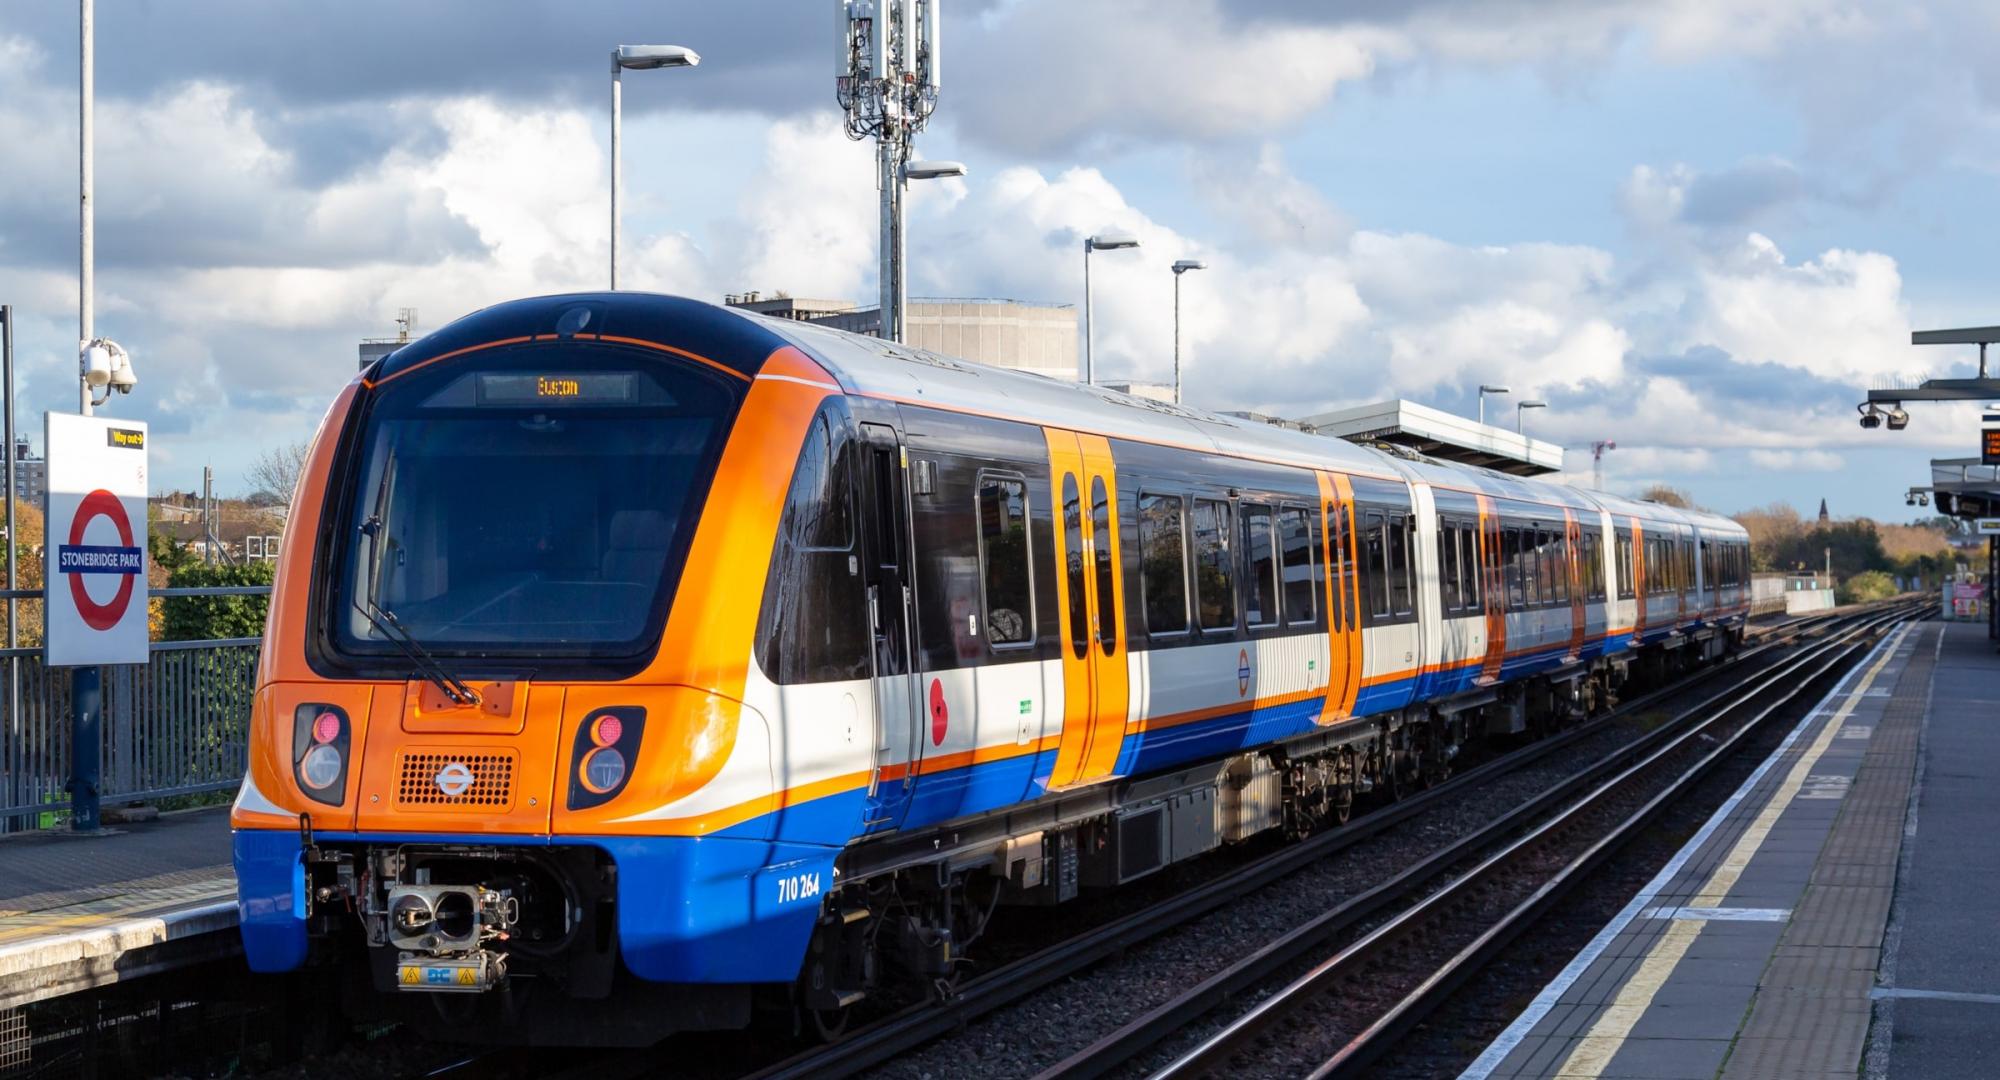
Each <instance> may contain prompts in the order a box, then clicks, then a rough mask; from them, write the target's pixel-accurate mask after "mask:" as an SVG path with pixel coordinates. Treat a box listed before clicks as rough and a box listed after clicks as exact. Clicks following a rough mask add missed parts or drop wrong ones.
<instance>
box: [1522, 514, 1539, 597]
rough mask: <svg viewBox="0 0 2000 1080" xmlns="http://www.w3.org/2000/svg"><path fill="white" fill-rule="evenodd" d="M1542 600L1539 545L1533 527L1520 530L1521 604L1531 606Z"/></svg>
mask: <svg viewBox="0 0 2000 1080" xmlns="http://www.w3.org/2000/svg"><path fill="white" fill-rule="evenodd" d="M1541 602H1542V587H1541V546H1540V538H1539V537H1538V536H1536V534H1535V530H1533V529H1522V530H1521V604H1522V606H1523V607H1527V608H1532V607H1535V606H1537V605H1539V604H1540V603H1541Z"/></svg>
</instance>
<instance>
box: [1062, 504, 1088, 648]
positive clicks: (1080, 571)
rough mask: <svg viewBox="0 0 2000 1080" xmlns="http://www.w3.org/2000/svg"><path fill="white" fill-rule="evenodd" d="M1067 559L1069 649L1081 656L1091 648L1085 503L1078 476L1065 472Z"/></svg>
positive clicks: (1065, 545)
mask: <svg viewBox="0 0 2000 1080" xmlns="http://www.w3.org/2000/svg"><path fill="white" fill-rule="evenodd" d="M1062 492H1063V493H1062V501H1063V561H1064V563H1066V564H1067V565H1066V566H1065V568H1064V569H1065V571H1066V577H1067V578H1068V581H1069V649H1070V652H1071V653H1072V654H1073V655H1074V656H1075V657H1076V658H1077V659H1078V660H1081V659H1083V655H1084V653H1085V652H1087V651H1088V650H1089V648H1090V625H1089V620H1090V606H1089V604H1088V603H1087V602H1086V598H1085V596H1084V592H1083V590H1084V567H1083V503H1082V497H1081V496H1079V495H1078V494H1077V493H1076V476H1075V475H1074V474H1064V476H1063V487H1062Z"/></svg>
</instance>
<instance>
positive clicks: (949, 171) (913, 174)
mask: <svg viewBox="0 0 2000 1080" xmlns="http://www.w3.org/2000/svg"><path fill="white" fill-rule="evenodd" d="M964 175H965V164H964V163H963V162H958V161H912V162H910V163H909V164H908V165H905V166H903V177H904V179H906V180H938V179H941V178H943V177H947V176H964Z"/></svg>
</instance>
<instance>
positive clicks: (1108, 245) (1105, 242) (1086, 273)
mask: <svg viewBox="0 0 2000 1080" xmlns="http://www.w3.org/2000/svg"><path fill="white" fill-rule="evenodd" d="M1138 246H1139V238H1138V237H1136V236H1133V235H1132V234H1131V233H1125V232H1105V233H1098V234H1097V235H1096V236H1089V237H1085V238H1084V241H1083V382H1084V385H1086V386H1089V385H1091V384H1093V383H1094V382H1095V381H1096V380H1095V379H1094V378H1093V377H1092V375H1093V373H1092V371H1091V368H1090V345H1091V338H1093V337H1095V336H1096V333H1097V327H1095V326H1093V325H1092V321H1093V320H1092V319H1091V317H1090V253H1091V252H1093V251H1119V250H1122V249H1124V248H1135V247H1138Z"/></svg>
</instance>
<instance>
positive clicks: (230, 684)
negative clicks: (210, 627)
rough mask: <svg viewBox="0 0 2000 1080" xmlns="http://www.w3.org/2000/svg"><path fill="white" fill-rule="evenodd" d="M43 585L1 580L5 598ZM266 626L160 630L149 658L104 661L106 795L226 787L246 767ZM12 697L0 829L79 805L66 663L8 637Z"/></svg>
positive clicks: (183, 592)
mask: <svg viewBox="0 0 2000 1080" xmlns="http://www.w3.org/2000/svg"><path fill="white" fill-rule="evenodd" d="M270 592H271V587H270V586H268V585H242V586H216V587H207V588H180V589H155V590H153V591H152V593H151V594H150V595H152V596H155V597H161V598H164V599H168V600H172V599H174V598H176V597H194V596H269V595H270ZM41 598H42V592H41V590H39V589H0V600H38V599H41ZM260 645H261V639H259V638H223V639H218V640H208V641H155V642H153V643H152V645H151V648H150V655H149V658H148V662H147V663H146V664H144V665H143V666H141V665H136V664H134V665H122V666H111V667H106V668H105V669H104V701H103V705H102V708H103V711H104V716H103V722H102V723H101V724H100V725H99V731H100V733H101V739H102V750H101V752H102V761H103V765H102V768H103V771H102V775H101V778H100V781H99V785H98V791H99V797H100V799H101V801H103V802H104V803H107V804H114V805H115V804H118V803H129V802H138V801H145V800H152V799H160V798H166V797H169V796H176V795H195V794H201V793H204V792H215V791H226V790H229V789H231V788H234V787H235V786H236V785H237V784H238V783H240V782H241V780H242V778H243V770H244V768H245V765H246V761H247V748H246V743H247V734H248V730H249V723H250V704H251V698H252V695H253V693H254V691H255V686H256V671H257V654H258V650H259V647H260ZM0 660H4V662H5V664H6V673H5V674H6V679H7V684H6V687H0V692H5V691H6V689H7V688H8V687H15V686H18V687H19V691H18V694H15V693H7V694H6V699H5V700H9V701H14V702H16V703H17V704H15V705H14V706H12V707H10V708H9V709H8V714H7V716H6V720H5V728H4V730H0V832H10V831H20V830H22V829H33V828H37V827H40V826H43V825H47V824H50V823H52V821H53V820H54V815H55V814H56V813H57V812H60V811H67V810H69V809H70V808H71V802H70V792H69V785H70V772H71V764H72V760H73V759H72V753H71V750H72V747H71V731H72V702H71V700H70V680H69V678H68V675H67V671H68V669H64V668H49V667H46V666H44V665H43V663H42V651H41V649H39V648H11V649H9V648H0Z"/></svg>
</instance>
